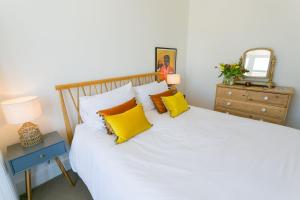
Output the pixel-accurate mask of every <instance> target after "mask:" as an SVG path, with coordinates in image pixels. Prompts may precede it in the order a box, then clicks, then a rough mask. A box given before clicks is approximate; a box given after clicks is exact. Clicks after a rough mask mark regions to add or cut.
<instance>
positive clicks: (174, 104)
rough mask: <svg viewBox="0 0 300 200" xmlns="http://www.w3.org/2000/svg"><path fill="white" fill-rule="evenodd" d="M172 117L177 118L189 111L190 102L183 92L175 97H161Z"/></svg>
mask: <svg viewBox="0 0 300 200" xmlns="http://www.w3.org/2000/svg"><path fill="white" fill-rule="evenodd" d="M161 98H162V101H163V102H164V104H165V106H166V108H167V110H168V111H169V114H170V116H171V117H177V116H178V115H180V114H181V113H183V112H185V111H187V110H188V109H189V105H188V102H187V101H186V100H185V98H184V96H183V94H182V93H181V92H177V93H176V94H175V95H173V96H169V97H161Z"/></svg>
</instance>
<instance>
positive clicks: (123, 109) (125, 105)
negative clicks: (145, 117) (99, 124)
mask: <svg viewBox="0 0 300 200" xmlns="http://www.w3.org/2000/svg"><path fill="white" fill-rule="evenodd" d="M136 105H137V104H136V100H135V98H132V99H131V100H129V101H127V102H125V103H122V104H120V105H118V106H115V107H112V108H108V109H105V110H99V111H98V112H97V114H98V115H101V116H107V115H117V114H121V113H123V112H126V111H127V110H130V109H132V108H134V107H135V106H136Z"/></svg>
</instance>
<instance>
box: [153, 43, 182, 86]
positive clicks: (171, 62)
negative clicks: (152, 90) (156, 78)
mask: <svg viewBox="0 0 300 200" xmlns="http://www.w3.org/2000/svg"><path fill="white" fill-rule="evenodd" d="M176 57H177V49H175V48H163V47H156V48H155V72H159V73H160V80H166V79H167V75H168V74H175V73H176Z"/></svg>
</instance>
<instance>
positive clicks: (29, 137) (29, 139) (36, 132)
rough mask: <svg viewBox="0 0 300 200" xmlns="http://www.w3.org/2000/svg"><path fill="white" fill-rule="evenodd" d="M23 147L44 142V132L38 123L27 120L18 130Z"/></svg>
mask: <svg viewBox="0 0 300 200" xmlns="http://www.w3.org/2000/svg"><path fill="white" fill-rule="evenodd" d="M18 133H19V135H20V142H21V145H22V146H23V147H31V146H34V145H36V144H39V143H41V142H42V134H41V132H40V129H39V128H38V126H37V125H35V124H33V123H31V122H26V123H24V124H23V126H22V127H21V128H20V130H19V131H18Z"/></svg>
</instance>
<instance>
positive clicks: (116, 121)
mask: <svg viewBox="0 0 300 200" xmlns="http://www.w3.org/2000/svg"><path fill="white" fill-rule="evenodd" d="M104 119H105V121H106V122H107V123H108V124H109V125H110V126H111V128H112V129H113V132H114V134H115V135H116V136H117V140H116V143H117V144H121V143H123V142H126V141H127V140H129V139H130V138H133V137H134V136H136V135H138V134H139V133H141V132H144V131H145V130H147V129H149V128H151V126H152V125H151V124H150V123H149V121H148V120H147V118H146V116H145V113H144V109H143V106H142V105H137V106H135V107H134V108H132V109H130V110H128V111H126V112H124V113H121V114H117V115H110V116H104Z"/></svg>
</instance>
